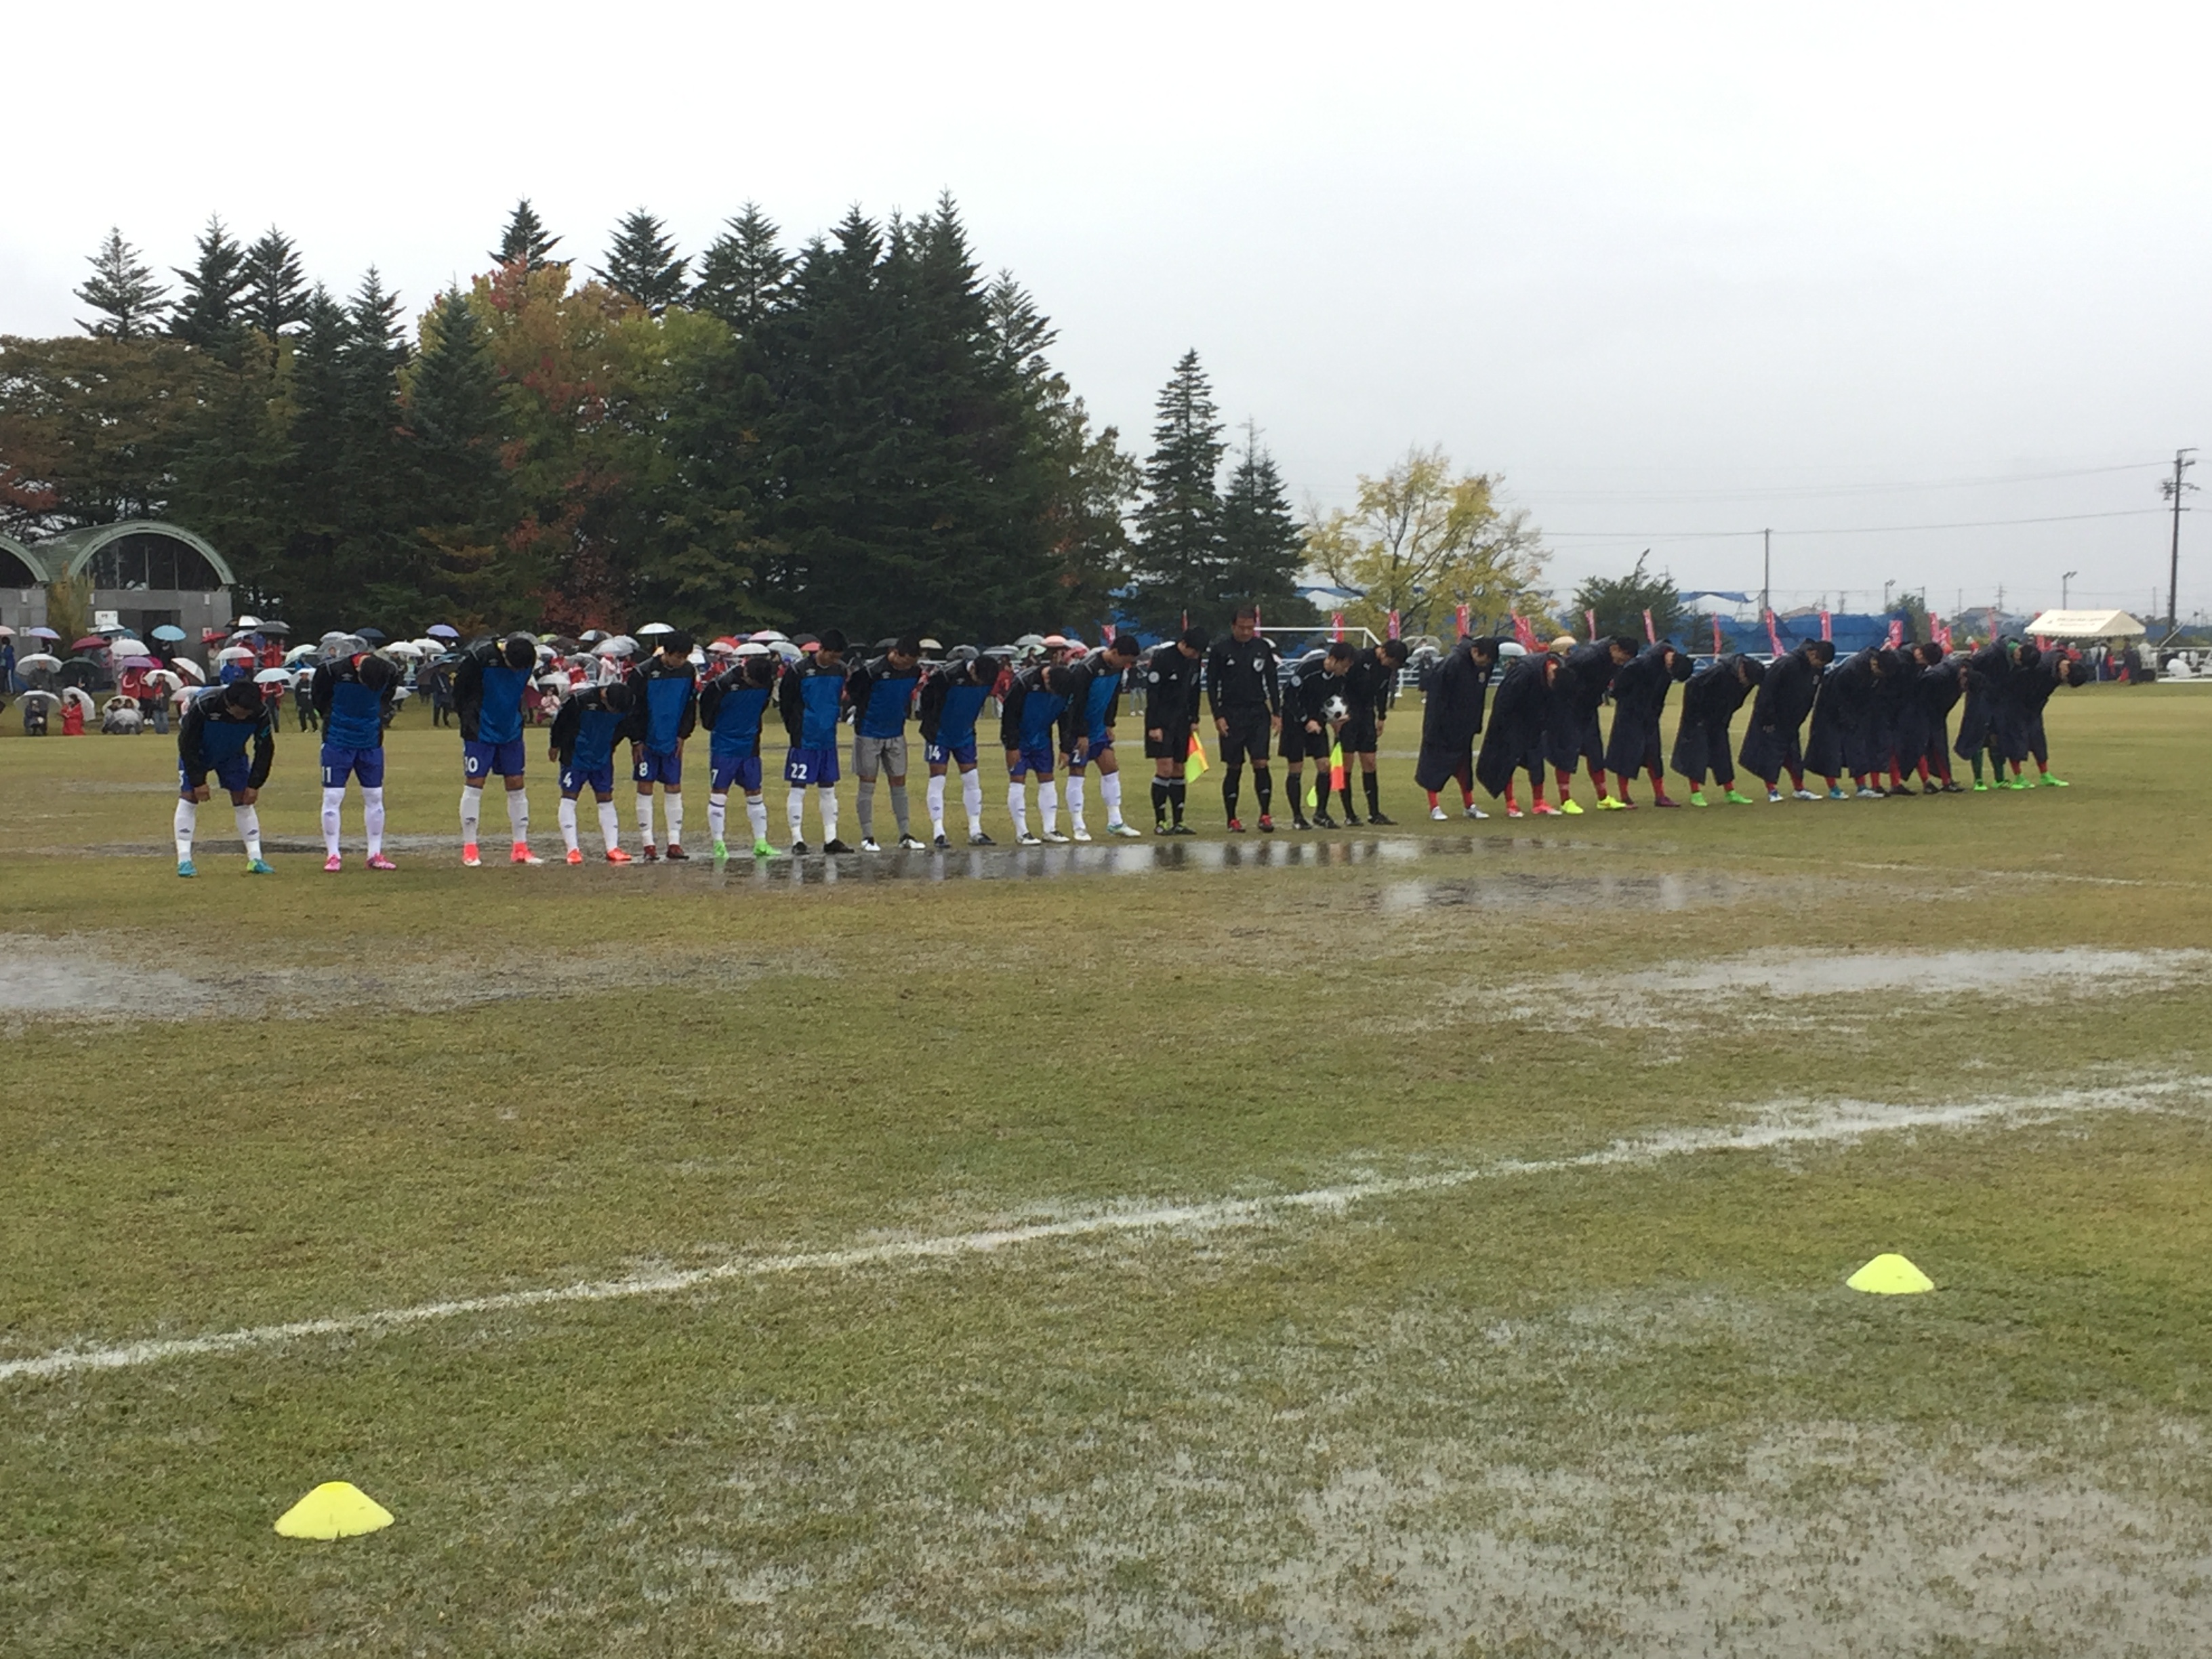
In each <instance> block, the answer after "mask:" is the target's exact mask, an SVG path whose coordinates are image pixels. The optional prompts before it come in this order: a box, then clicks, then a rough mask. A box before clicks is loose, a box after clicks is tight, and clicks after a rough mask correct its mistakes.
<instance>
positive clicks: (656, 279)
mask: <svg viewBox="0 0 2212 1659" xmlns="http://www.w3.org/2000/svg"><path fill="white" fill-rule="evenodd" d="M687 263H688V262H687V261H685V260H683V259H679V258H677V256H676V245H675V244H674V243H673V242H671V241H670V240H668V238H667V236H666V234H665V232H664V229H663V227H662V225H661V222H660V221H659V220H658V219H656V218H654V217H653V216H652V215H651V214H650V213H647V211H646V210H644V209H643V208H640V209H639V210H637V211H636V212H635V213H633V214H630V215H629V216H626V217H625V218H624V219H623V222H622V223H621V224H620V225H618V226H617V227H616V228H615V240H614V246H612V247H611V248H610V249H608V250H607V263H606V267H605V269H604V270H601V271H600V272H599V276H600V279H601V280H602V281H604V282H605V283H606V285H607V286H608V287H609V288H611V289H614V290H615V291H616V292H617V293H618V294H627V295H629V297H630V298H631V299H633V300H635V301H637V302H638V303H639V304H640V305H641V306H643V307H645V308H646V309H647V311H649V312H651V313H653V315H654V316H656V317H658V316H659V315H660V313H662V312H664V311H665V310H667V309H668V307H671V306H673V305H681V304H682V303H683V302H684V292H685V286H686V285H685V283H684V266H685V264H687Z"/></svg>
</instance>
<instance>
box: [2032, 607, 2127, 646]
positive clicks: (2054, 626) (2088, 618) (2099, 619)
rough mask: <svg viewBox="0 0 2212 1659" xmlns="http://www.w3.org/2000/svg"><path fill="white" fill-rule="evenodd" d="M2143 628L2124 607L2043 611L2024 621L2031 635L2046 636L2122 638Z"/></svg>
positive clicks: (2053, 638)
mask: <svg viewBox="0 0 2212 1659" xmlns="http://www.w3.org/2000/svg"><path fill="white" fill-rule="evenodd" d="M2143 631H2144V629H2143V625H2142V623H2139V622H2137V621H2136V619H2135V618H2134V617H2130V615H2128V613H2127V612H2126V611H2045V612H2044V613H2043V614H2042V615H2041V616H2039V617H2037V618H2036V619H2035V620H2034V621H2033V622H2032V623H2028V625H2027V632H2028V634H2029V635H2031V636H2033V635H2041V636H2042V637H2043V638H2045V639H2047V640H2124V639H2132V638H2134V637H2136V635H2140V634H2142V632H2143Z"/></svg>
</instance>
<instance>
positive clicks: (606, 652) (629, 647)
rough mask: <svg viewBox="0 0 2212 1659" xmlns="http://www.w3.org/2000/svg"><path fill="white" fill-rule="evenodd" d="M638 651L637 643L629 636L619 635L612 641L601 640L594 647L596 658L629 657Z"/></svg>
mask: <svg viewBox="0 0 2212 1659" xmlns="http://www.w3.org/2000/svg"><path fill="white" fill-rule="evenodd" d="M636 650H637V641H635V640H633V639H631V638H629V636H628V635H623V634H617V635H615V637H614V638H612V639H611V640H601V641H599V643H598V644H597V645H595V646H593V647H592V655H593V656H595V657H627V656H630V655H632V654H633V653H635V652H636Z"/></svg>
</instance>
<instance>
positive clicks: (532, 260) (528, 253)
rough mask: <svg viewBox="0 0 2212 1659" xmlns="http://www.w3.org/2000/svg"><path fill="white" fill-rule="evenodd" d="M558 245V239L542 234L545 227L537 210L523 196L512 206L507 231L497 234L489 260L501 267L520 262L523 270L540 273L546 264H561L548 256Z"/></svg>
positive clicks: (559, 240) (528, 199) (559, 241)
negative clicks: (512, 210)
mask: <svg viewBox="0 0 2212 1659" xmlns="http://www.w3.org/2000/svg"><path fill="white" fill-rule="evenodd" d="M560 243H561V239H560V238H559V237H558V236H548V235H547V234H545V226H544V222H543V221H541V220H540V219H539V218H538V210H537V209H535V208H533V207H532V206H531V205H530V198H529V197H527V196H526V197H523V198H522V199H521V200H520V201H519V202H517V203H516V204H514V212H513V214H512V215H511V216H509V217H508V219H507V228H506V230H504V231H503V232H501V234H500V239H499V246H498V247H497V248H496V249H495V250H494V251H493V252H492V254H491V258H492V259H493V261H494V262H495V264H502V265H507V264H513V263H514V262H515V261H516V260H518V259H520V261H521V262H522V264H523V265H524V267H525V268H526V269H527V270H544V269H545V267H546V266H548V265H551V264H562V263H564V262H563V261H562V260H558V259H556V258H552V257H551V256H552V252H553V250H554V249H555V248H556V247H557V246H560Z"/></svg>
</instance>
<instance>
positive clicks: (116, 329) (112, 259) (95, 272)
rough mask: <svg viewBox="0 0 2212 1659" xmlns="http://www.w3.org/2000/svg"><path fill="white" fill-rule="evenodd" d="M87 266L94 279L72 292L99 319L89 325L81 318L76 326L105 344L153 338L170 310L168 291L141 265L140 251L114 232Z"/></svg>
mask: <svg viewBox="0 0 2212 1659" xmlns="http://www.w3.org/2000/svg"><path fill="white" fill-rule="evenodd" d="M85 263H86V264H89V265H90V266H91V267H92V275H91V276H89V277H88V278H87V279H86V282H85V284H84V286H83V287H82V288H79V289H72V290H70V291H71V292H72V293H74V294H75V295H76V297H77V298H78V299H80V300H82V301H84V302H85V304H87V305H88V306H90V307H92V308H93V309H94V311H96V312H98V313H100V315H99V317H98V318H97V319H95V320H94V321H92V322H86V321H84V320H83V319H82V318H80V319H78V320H77V326H78V327H79V328H81V329H82V330H83V331H85V332H86V333H88V334H90V335H94V336H95V337H98V338H100V339H105V340H143V339H145V338H146V337H149V335H151V334H153V333H154V332H155V330H156V327H157V325H159V323H160V322H161V313H162V311H163V310H164V309H165V308H166V307H167V298H166V296H167V294H168V289H165V288H162V287H161V286H160V285H159V284H157V283H155V281H154V273H153V271H152V270H151V269H149V267H148V266H146V265H144V264H141V263H139V258H138V250H137V248H135V247H133V246H131V244H130V243H128V242H126V241H125V240H123V232H122V230H121V228H119V227H118V228H114V229H111V230H110V231H109V232H108V233H107V240H106V241H104V242H102V243H101V244H100V252H97V253H95V254H93V255H91V256H90V257H89V258H88V259H87V260H86V261H85Z"/></svg>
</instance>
